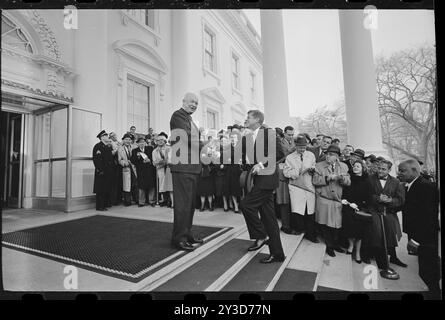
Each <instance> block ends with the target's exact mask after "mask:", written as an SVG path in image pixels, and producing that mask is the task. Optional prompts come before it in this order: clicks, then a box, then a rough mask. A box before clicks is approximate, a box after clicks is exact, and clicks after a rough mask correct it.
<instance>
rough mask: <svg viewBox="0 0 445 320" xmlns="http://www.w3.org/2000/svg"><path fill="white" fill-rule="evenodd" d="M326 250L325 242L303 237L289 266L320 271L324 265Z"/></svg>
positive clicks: (296, 268)
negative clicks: (312, 240) (314, 241)
mask: <svg viewBox="0 0 445 320" xmlns="http://www.w3.org/2000/svg"><path fill="white" fill-rule="evenodd" d="M325 250H326V245H325V244H324V243H313V242H311V241H309V240H306V239H303V241H301V243H300V245H299V246H298V248H297V251H296V252H295V254H294V256H293V257H292V259H291V261H290V262H289V265H288V266H287V268H290V269H295V270H302V271H310V272H316V273H318V272H320V270H321V267H322V263H323V258H324V254H325Z"/></svg>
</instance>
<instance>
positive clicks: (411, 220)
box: [398, 159, 440, 294]
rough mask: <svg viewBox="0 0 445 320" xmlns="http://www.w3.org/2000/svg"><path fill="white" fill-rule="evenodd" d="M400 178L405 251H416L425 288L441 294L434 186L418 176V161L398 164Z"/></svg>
mask: <svg viewBox="0 0 445 320" xmlns="http://www.w3.org/2000/svg"><path fill="white" fill-rule="evenodd" d="M398 177H399V179H400V180H401V181H402V182H404V183H406V195H405V204H404V205H403V209H402V217H403V231H404V232H406V233H407V235H408V239H409V242H408V250H413V251H417V255H418V259H419V275H420V277H421V278H422V280H423V281H424V282H425V284H426V285H427V286H428V289H429V290H430V291H431V292H433V293H435V294H439V293H440V286H439V279H440V259H439V256H438V238H439V221H438V211H439V194H438V190H437V187H436V185H435V184H434V183H432V182H430V181H428V180H427V179H425V178H424V177H422V175H421V169H420V165H419V163H418V161H417V160H414V159H409V160H406V161H403V162H402V163H400V164H399V171H398Z"/></svg>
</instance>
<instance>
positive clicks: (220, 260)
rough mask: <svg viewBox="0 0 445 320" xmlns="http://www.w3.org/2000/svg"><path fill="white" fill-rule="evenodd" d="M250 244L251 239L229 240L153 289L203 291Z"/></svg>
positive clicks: (236, 259)
mask: <svg viewBox="0 0 445 320" xmlns="http://www.w3.org/2000/svg"><path fill="white" fill-rule="evenodd" d="M251 245H252V241H251V240H242V239H233V240H230V241H229V242H227V243H225V244H224V245H222V246H221V247H219V248H218V249H216V250H215V251H213V252H212V253H210V254H209V255H207V256H206V257H204V258H203V259H201V260H200V261H198V262H197V263H195V264H193V265H192V266H190V267H189V268H187V269H186V270H184V271H183V272H181V273H180V274H178V275H177V276H175V277H173V278H172V279H170V280H169V281H167V282H165V283H164V284H162V285H161V286H159V287H157V288H155V289H153V291H204V290H205V289H207V288H208V287H209V286H210V285H211V284H212V283H213V282H215V281H216V280H217V279H218V278H219V277H220V276H221V275H222V274H223V273H224V272H226V271H227V270H228V269H229V268H230V267H232V266H233V265H234V264H235V263H236V262H237V261H238V260H240V259H241V258H242V257H243V256H244V255H245V254H246V253H247V250H246V248H248V247H249V246H251Z"/></svg>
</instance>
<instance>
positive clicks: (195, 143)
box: [170, 108, 203, 174]
mask: <svg viewBox="0 0 445 320" xmlns="http://www.w3.org/2000/svg"><path fill="white" fill-rule="evenodd" d="M175 129H181V130H183V131H184V132H185V134H186V135H187V138H188V141H184V139H178V140H177V141H173V140H172V141H171V146H172V147H173V150H174V149H175V148H174V146H175V145H176V147H179V148H180V150H177V152H176V155H174V154H173V153H172V158H177V157H181V154H180V151H181V150H187V161H188V162H187V163H181V162H179V163H177V164H171V171H172V172H183V173H192V174H200V173H201V164H200V150H201V148H202V146H203V142H202V141H201V139H200V135H199V129H198V127H197V126H196V125H195V123H194V122H193V120H192V117H191V116H190V114H188V113H187V112H186V111H185V110H184V109H183V108H180V109H179V110H176V111H175V112H174V113H173V115H172V117H171V119H170V130H171V132H172V134H173V130H175ZM172 138H173V137H172ZM187 142H188V143H187ZM182 156H184V157H185V155H182Z"/></svg>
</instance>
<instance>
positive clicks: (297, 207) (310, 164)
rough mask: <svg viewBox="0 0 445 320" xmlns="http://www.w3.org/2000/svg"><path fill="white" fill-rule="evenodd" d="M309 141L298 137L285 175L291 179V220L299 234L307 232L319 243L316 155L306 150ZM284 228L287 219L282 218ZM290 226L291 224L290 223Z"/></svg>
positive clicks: (309, 236)
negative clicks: (316, 208)
mask: <svg viewBox="0 0 445 320" xmlns="http://www.w3.org/2000/svg"><path fill="white" fill-rule="evenodd" d="M306 147H307V139H306V137H305V136H303V135H299V136H297V139H296V141H295V148H296V150H295V151H294V152H292V153H291V154H289V155H288V156H287V157H286V162H285V164H284V168H283V174H284V176H285V177H287V178H289V194H290V201H291V211H292V215H291V219H292V220H295V229H296V231H297V233H298V234H299V233H301V232H305V237H306V238H307V239H308V240H310V241H312V242H318V240H317V238H316V236H315V223H314V212H315V189H314V185H313V184H312V174H313V172H314V169H315V163H316V162H315V155H314V154H313V153H312V152H310V151H307V150H306ZM286 218H287V217H286ZM282 222H283V226H284V225H285V217H282ZM288 224H289V223H288Z"/></svg>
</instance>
